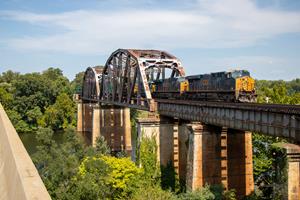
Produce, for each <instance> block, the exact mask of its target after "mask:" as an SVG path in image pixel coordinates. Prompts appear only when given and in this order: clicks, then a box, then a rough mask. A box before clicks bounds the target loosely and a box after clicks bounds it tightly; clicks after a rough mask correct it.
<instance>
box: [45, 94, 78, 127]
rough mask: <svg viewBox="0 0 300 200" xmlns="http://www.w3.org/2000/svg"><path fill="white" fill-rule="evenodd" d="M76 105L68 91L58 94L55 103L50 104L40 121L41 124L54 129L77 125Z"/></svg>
mask: <svg viewBox="0 0 300 200" xmlns="http://www.w3.org/2000/svg"><path fill="white" fill-rule="evenodd" d="M74 113H75V105H74V102H73V101H72V100H71V99H70V97H69V96H68V95H67V94H66V93H61V94H60V95H58V96H57V99H56V101H55V103H54V104H53V105H51V106H49V107H48V108H47V109H46V111H45V114H44V116H43V118H42V120H41V122H40V125H41V126H44V127H51V128H52V129H54V130H57V129H64V128H67V127H68V126H69V125H73V126H74V125H75V123H76V121H75V114H74Z"/></svg>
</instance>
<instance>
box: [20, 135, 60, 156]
mask: <svg viewBox="0 0 300 200" xmlns="http://www.w3.org/2000/svg"><path fill="white" fill-rule="evenodd" d="M19 136H20V138H21V140H22V142H23V144H24V146H25V148H26V150H27V152H28V153H29V155H32V154H33V153H35V152H36V151H37V146H39V145H40V144H39V142H38V141H37V140H36V138H35V136H36V134H35V133H20V134H19ZM52 139H53V140H55V141H56V142H57V143H58V144H61V143H64V142H65V140H66V137H65V134H64V132H63V131H60V132H56V133H54V134H53V137H52Z"/></svg>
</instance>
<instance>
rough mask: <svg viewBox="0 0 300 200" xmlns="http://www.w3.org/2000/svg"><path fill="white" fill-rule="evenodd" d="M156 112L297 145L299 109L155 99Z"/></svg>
mask: <svg viewBox="0 0 300 200" xmlns="http://www.w3.org/2000/svg"><path fill="white" fill-rule="evenodd" d="M156 102H157V103H158V105H157V111H158V112H159V113H160V114H162V115H166V116H171V117H176V118H180V119H184V120H190V121H201V122H204V123H208V124H212V125H217V126H225V127H228V128H233V129H239V130H245V131H256V132H261V133H264V134H268V135H272V136H278V137H286V138H290V139H293V140H295V141H297V142H300V106H295V105H279V104H258V103H226V102H197V101H178V100H169V99H164V100H162V99H159V100H158V99H156Z"/></svg>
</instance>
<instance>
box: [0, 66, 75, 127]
mask: <svg viewBox="0 0 300 200" xmlns="http://www.w3.org/2000/svg"><path fill="white" fill-rule="evenodd" d="M63 94H65V95H67V96H68V97H67V98H65V96H64V99H65V100H64V101H65V102H59V103H64V104H65V105H64V106H63V107H59V106H58V105H56V106H55V107H53V105H54V104H55V103H56V102H57V101H60V100H59V99H57V98H58V96H60V95H63ZM72 94H73V91H72V87H71V84H70V82H69V80H68V79H67V78H66V77H64V76H63V74H62V71H61V70H60V69H58V68H49V69H47V70H45V71H44V72H42V73H28V74H19V73H15V72H12V71H7V72H4V73H2V75H0V101H1V103H2V104H3V106H4V108H5V110H6V111H7V113H8V116H9V118H10V119H11V121H12V122H13V125H14V126H15V127H16V129H17V131H18V132H32V131H35V130H36V129H37V128H38V126H41V125H42V126H44V127H46V126H51V128H55V129H56V128H58V129H63V128H66V127H67V126H68V124H74V122H75V117H74V112H75V110H74V109H70V108H68V109H67V110H64V109H63V108H67V106H66V104H68V106H69V107H71V106H74V104H73V103H70V102H71V95H72ZM46 110H47V114H46V115H47V116H48V119H50V117H49V115H52V114H53V116H52V119H51V120H53V122H51V123H50V124H48V123H45V121H43V120H42V119H43V118H47V116H45V117H44V114H45V111H46ZM57 110H62V111H63V112H65V111H66V114H64V116H63V117H62V116H61V112H60V111H59V112H58V111H57ZM71 112H72V113H71ZM56 117H57V118H56ZM53 124H54V125H53Z"/></svg>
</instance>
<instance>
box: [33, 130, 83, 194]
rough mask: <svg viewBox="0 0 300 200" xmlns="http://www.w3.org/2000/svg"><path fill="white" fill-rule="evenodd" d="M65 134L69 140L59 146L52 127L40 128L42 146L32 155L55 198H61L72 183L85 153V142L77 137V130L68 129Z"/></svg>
mask: <svg viewBox="0 0 300 200" xmlns="http://www.w3.org/2000/svg"><path fill="white" fill-rule="evenodd" d="M65 134H66V137H67V142H66V143H64V144H63V145H62V146H60V147H59V146H58V145H57V144H56V142H55V141H54V140H52V135H53V131H52V130H51V129H50V128H39V129H38V131H37V140H38V141H39V142H40V144H41V146H38V151H37V152H36V153H35V154H34V155H33V156H32V159H33V161H34V163H35V165H36V167H37V169H38V171H39V174H40V176H41V177H42V179H43V182H44V184H45V185H46V187H47V189H48V192H49V193H50V195H51V196H52V197H53V199H59V198H60V197H61V195H62V194H63V193H64V192H65V188H66V187H67V186H68V185H70V183H71V181H72V178H73V177H74V175H76V173H77V171H78V166H79V163H80V160H81V159H82V158H83V155H84V149H83V143H82V141H80V140H79V138H78V137H76V134H75V131H74V130H73V129H67V130H66V133H65Z"/></svg>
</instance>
